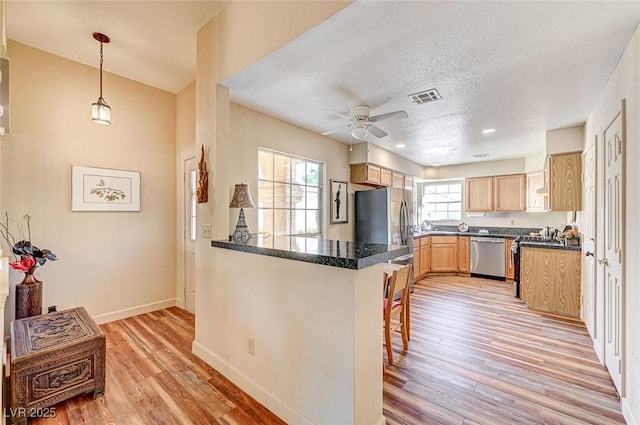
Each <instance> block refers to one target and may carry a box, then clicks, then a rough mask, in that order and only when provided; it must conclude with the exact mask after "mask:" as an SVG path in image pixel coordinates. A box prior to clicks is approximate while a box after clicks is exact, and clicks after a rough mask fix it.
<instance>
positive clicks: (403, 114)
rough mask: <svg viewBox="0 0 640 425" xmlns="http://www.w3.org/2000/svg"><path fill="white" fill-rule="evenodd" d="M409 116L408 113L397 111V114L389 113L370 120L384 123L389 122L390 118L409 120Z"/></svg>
mask: <svg viewBox="0 0 640 425" xmlns="http://www.w3.org/2000/svg"><path fill="white" fill-rule="evenodd" d="M408 116H409V114H407V112H406V111H395V112H389V113H387V114H380V115H375V116H373V117H371V118H369V120H371V121H382V120H388V119H389V118H407V117H408Z"/></svg>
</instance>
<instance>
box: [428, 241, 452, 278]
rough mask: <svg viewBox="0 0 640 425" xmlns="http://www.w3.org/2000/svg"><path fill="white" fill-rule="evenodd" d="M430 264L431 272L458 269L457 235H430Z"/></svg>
mask: <svg viewBox="0 0 640 425" xmlns="http://www.w3.org/2000/svg"><path fill="white" fill-rule="evenodd" d="M430 266H431V271H432V272H456V271H458V237H457V236H432V237H431V264H430Z"/></svg>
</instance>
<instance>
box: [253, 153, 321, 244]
mask: <svg viewBox="0 0 640 425" xmlns="http://www.w3.org/2000/svg"><path fill="white" fill-rule="evenodd" d="M321 206H322V163H320V162H317V161H311V160H308V159H304V158H299V157H296V156H292V155H287V154H284V153H279V152H274V151H270V150H266V149H259V151H258V231H259V232H267V233H271V234H272V235H292V236H320V234H321V228H322V226H321V223H322V221H321V213H320V211H321Z"/></svg>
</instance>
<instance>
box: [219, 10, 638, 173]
mask: <svg viewBox="0 0 640 425" xmlns="http://www.w3.org/2000/svg"><path fill="white" fill-rule="evenodd" d="M639 20H640V2H450V1H447V2H432V1H428V2H391V1H387V2H385V1H376V2H368V1H362V2H357V3H354V4H352V5H350V6H349V7H347V8H346V9H344V10H342V11H341V12H339V13H338V14H336V15H335V16H333V17H332V18H331V19H329V20H328V21H326V22H324V23H322V24H320V25H318V26H317V27H315V28H313V29H312V30H310V31H308V32H307V33H305V34H303V35H301V36H300V37H298V38H297V39H296V40H293V41H292V42H290V43H288V44H287V45H285V46H284V47H282V48H281V49H279V50H278V51H276V52H274V53H272V54H271V55H269V56H267V57H265V58H264V59H262V60H260V61H259V62H257V63H254V64H252V65H251V66H250V67H248V68H247V69H245V70H243V71H242V72H240V73H238V74H236V75H234V76H232V77H231V78H229V79H228V80H227V81H226V82H225V85H227V86H228V87H229V88H230V90H231V97H232V99H233V100H234V101H236V102H238V103H240V104H243V105H246V106H248V107H250V108H253V109H256V110H259V111H262V112H264V113H266V114H269V115H272V116H275V117H277V118H280V119H282V120H284V121H287V122H291V123H293V124H295V125H298V126H300V127H303V128H307V129H309V130H311V131H314V132H316V133H322V132H325V131H327V130H330V129H333V128H335V127H339V126H341V125H342V124H345V123H346V121H344V120H343V119H341V118H340V117H336V116H333V115H330V114H327V113H325V112H324V110H326V109H332V110H338V111H342V112H345V113H348V110H349V107H350V106H352V105H356V104H362V103H364V104H367V105H369V106H371V107H372V108H373V109H372V115H377V114H382V113H386V112H392V111H395V110H405V111H407V112H408V114H409V118H407V119H403V120H397V121H384V122H380V123H379V127H380V128H382V129H384V130H385V131H387V132H388V133H389V136H387V137H385V138H383V139H377V138H375V137H374V136H372V135H369V136H367V138H366V141H368V142H371V143H375V144H377V145H379V146H381V147H383V148H385V149H388V150H390V151H393V152H396V153H398V154H399V155H402V156H405V157H407V158H409V159H412V160H414V161H415V162H418V163H420V164H423V165H431V164H434V163H439V164H454V163H467V162H474V161H479V160H484V161H486V160H495V159H503V158H513V157H523V156H527V155H530V154H535V153H540V152H542V151H543V150H544V142H545V131H546V130H549V129H555V128H560V127H566V126H572V125H576V124H580V123H583V122H584V121H585V120H586V119H587V115H588V113H589V112H590V111H591V109H592V107H593V106H594V104H595V102H596V100H597V98H598V96H599V95H600V93H601V92H602V90H603V88H604V86H605V83H606V81H607V79H608V77H609V76H610V75H611V72H612V71H613V69H614V67H615V65H616V63H617V61H618V60H619V58H620V56H621V54H622V52H623V50H624V48H625V46H626V44H627V43H628V41H629V39H630V38H631V35H632V34H633V31H634V29H635V28H636V25H637V23H638V21H639ZM432 88H436V89H437V90H438V91H439V92H440V94H441V95H442V100H439V101H435V102H430V103H426V104H423V105H414V104H413V103H411V101H410V99H409V98H408V97H407V96H408V95H409V94H412V93H415V92H418V91H422V90H427V89H432ZM486 128H495V129H496V131H495V132H494V133H492V134H482V133H481V130H483V129H486ZM329 137H332V138H335V139H336V140H340V141H343V142H345V143H352V142H353V143H356V142H358V141H357V140H354V139H353V138H352V137H351V136H350V134H349V128H344V129H343V130H341V131H339V132H337V133H333V134H332V135H330V136H329ZM301 143H304V141H301ZM398 143H404V144H406V147H404V148H401V149H400V148H396V144H398ZM476 154H488V155H489V156H488V157H484V158H480V159H478V158H475V157H474V156H473V155H476Z"/></svg>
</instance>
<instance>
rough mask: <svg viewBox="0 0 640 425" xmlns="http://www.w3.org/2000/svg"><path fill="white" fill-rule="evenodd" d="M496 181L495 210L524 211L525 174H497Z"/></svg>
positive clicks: (494, 179)
mask: <svg viewBox="0 0 640 425" xmlns="http://www.w3.org/2000/svg"><path fill="white" fill-rule="evenodd" d="M493 181H494V193H495V200H494V204H493V206H494V210H495V211H524V210H525V207H526V201H525V200H526V197H525V192H526V186H525V175H524V174H512V175H508V176H495V177H494V178H493Z"/></svg>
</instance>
